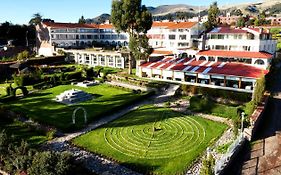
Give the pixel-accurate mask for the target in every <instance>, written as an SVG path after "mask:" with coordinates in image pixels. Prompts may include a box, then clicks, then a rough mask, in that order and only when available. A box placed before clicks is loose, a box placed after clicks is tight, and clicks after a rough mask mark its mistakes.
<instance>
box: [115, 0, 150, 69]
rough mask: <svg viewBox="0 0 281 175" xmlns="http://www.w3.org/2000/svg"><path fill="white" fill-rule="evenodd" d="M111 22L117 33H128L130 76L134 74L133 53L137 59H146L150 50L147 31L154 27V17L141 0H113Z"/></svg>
mask: <svg viewBox="0 0 281 175" xmlns="http://www.w3.org/2000/svg"><path fill="white" fill-rule="evenodd" d="M111 22H112V24H113V26H114V27H115V29H116V30H117V32H126V33H128V34H129V36H130V41H129V49H130V54H129V74H131V72H132V58H131V53H132V54H133V56H134V57H135V58H137V59H138V58H144V57H145V56H146V55H147V53H146V50H147V49H149V46H148V39H147V37H146V35H145V34H146V33H147V31H148V30H149V29H150V28H151V26H152V15H151V13H150V12H149V11H148V10H147V8H146V6H145V5H142V4H141V0H113V1H112V9H111Z"/></svg>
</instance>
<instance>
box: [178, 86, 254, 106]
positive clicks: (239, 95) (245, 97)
mask: <svg viewBox="0 0 281 175" xmlns="http://www.w3.org/2000/svg"><path fill="white" fill-rule="evenodd" d="M181 90H182V92H183V94H192V95H196V94H202V95H204V96H210V97H213V98H224V99H231V100H234V101H239V102H249V101H251V99H252V94H250V93H245V92H234V91H230V90H222V89H213V88H207V87H199V86H192V85H181Z"/></svg>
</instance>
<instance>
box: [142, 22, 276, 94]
mask: <svg viewBox="0 0 281 175" xmlns="http://www.w3.org/2000/svg"><path fill="white" fill-rule="evenodd" d="M205 43H206V44H205V49H203V50H201V51H199V52H197V54H196V56H195V57H191V56H189V54H188V52H187V53H186V54H185V53H182V54H181V55H179V56H178V57H169V56H167V57H165V58H164V59H161V60H158V61H154V62H147V63H144V64H141V65H140V66H139V69H138V75H139V76H141V77H147V78H151V79H157V80H163V81H168V82H173V83H181V84H189V85H196V86H202V87H210V88H217V89H227V90H234V91H240V92H248V93H252V92H253V89H254V86H255V82H256V79H258V78H259V77H261V75H264V74H267V73H268V70H267V68H268V66H269V65H270V62H271V60H272V59H273V58H274V54H275V50H276V41H275V40H272V39H271V34H270V33H269V31H268V30H263V29H259V28H243V29H235V28H229V27H218V28H215V29H213V30H212V31H211V32H209V33H208V34H207V38H206V40H205Z"/></svg>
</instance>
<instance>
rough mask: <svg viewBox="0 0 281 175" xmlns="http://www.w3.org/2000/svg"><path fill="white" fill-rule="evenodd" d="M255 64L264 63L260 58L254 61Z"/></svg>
mask: <svg viewBox="0 0 281 175" xmlns="http://www.w3.org/2000/svg"><path fill="white" fill-rule="evenodd" d="M255 64H256V65H265V63H264V61H263V60H261V59H258V60H256V61H255Z"/></svg>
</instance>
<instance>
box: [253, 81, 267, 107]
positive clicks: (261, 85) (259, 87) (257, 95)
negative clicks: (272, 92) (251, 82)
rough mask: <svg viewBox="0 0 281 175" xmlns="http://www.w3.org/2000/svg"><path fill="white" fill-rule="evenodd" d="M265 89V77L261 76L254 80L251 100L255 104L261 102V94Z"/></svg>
mask: <svg viewBox="0 0 281 175" xmlns="http://www.w3.org/2000/svg"><path fill="white" fill-rule="evenodd" d="M264 91H265V77H264V76H263V77H261V78H260V79H258V80H257V82H256V87H255V91H254V95H253V101H254V103H255V104H256V105H258V104H259V103H260V102H262V99H263V95H264Z"/></svg>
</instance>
